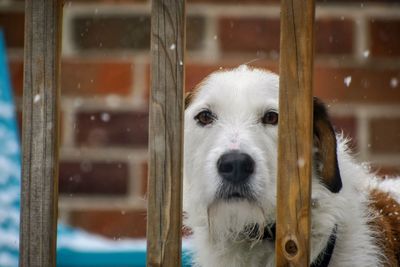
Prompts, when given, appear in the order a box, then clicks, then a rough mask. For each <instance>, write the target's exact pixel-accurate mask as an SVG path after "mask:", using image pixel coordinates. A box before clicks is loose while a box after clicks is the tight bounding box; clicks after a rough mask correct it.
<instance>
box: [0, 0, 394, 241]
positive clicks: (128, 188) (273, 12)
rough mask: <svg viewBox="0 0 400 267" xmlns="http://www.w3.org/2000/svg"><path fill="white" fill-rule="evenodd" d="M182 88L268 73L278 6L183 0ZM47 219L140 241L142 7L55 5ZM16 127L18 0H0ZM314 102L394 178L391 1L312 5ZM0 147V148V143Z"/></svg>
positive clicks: (20, 36) (114, 2)
mask: <svg viewBox="0 0 400 267" xmlns="http://www.w3.org/2000/svg"><path fill="white" fill-rule="evenodd" d="M187 12H188V17H187V53H186V90H191V89H192V88H193V87H194V86H195V84H196V83H198V82H199V81H200V80H201V79H202V78H204V77H205V76H206V75H207V74H209V73H210V72H212V71H214V70H218V69H219V68H221V67H222V68H225V67H234V66H237V65H239V64H243V63H246V62H252V63H251V65H253V66H257V67H264V68H268V69H270V70H272V71H275V72H277V71H278V58H279V38H280V37H279V31H280V29H279V28H280V27H279V1H278V0H230V1H229V0H188V4H187ZM63 16H64V18H63V40H62V70H61V71H62V75H61V76H62V79H61V93H62V102H61V144H60V145H61V150H60V160H61V161H60V173H59V186H60V187H59V191H60V199H59V216H60V220H61V221H62V222H64V223H66V224H68V225H72V226H75V227H79V228H82V229H85V230H87V231H90V232H92V233H97V234H100V235H104V236H106V237H110V238H112V239H116V240H118V239H121V238H126V237H132V238H145V233H146V201H145V199H146V183H147V182H146V180H147V139H148V138H147V134H148V122H147V120H148V100H149V85H150V83H149V78H150V77H149V75H150V65H149V64H150V57H149V46H150V2H149V1H146V0H73V1H65V6H64V15H63ZM0 27H1V28H3V30H4V32H5V39H6V44H7V56H8V59H9V67H10V74H11V79H12V86H13V90H14V94H15V101H16V106H17V111H18V114H19V121H21V103H22V85H23V45H24V1H18V0H14V1H13V0H0ZM315 43H316V45H315V52H316V56H315V79H314V81H315V83H314V84H315V95H316V96H319V97H320V98H321V99H323V100H324V101H325V102H326V103H327V104H328V105H329V109H330V112H331V115H332V118H333V120H334V123H335V126H336V129H337V131H342V130H343V132H344V133H345V135H347V136H349V137H351V138H352V141H351V144H352V147H353V149H354V152H355V155H356V158H357V159H358V160H360V161H367V162H371V163H372V165H371V166H372V168H373V169H374V170H376V171H377V172H378V173H379V174H382V175H392V174H394V173H396V172H397V173H400V0H380V1H379V0H376V1H359V0H326V1H317V9H316V36H315ZM0 149H1V148H0Z"/></svg>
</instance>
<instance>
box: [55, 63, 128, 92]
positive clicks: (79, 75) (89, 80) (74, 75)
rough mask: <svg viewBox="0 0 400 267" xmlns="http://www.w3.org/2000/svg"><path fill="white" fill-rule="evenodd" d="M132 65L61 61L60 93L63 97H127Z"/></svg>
mask: <svg viewBox="0 0 400 267" xmlns="http://www.w3.org/2000/svg"><path fill="white" fill-rule="evenodd" d="M132 73H133V65H132V64H131V63H129V62H125V61H112V60H108V61H107V60H101V59H100V60H96V61H95V60H71V59H67V60H64V61H63V64H62V68H61V92H62V94H63V95H77V96H92V95H107V94H118V95H128V94H129V93H130V90H131V87H132V83H133V74H132Z"/></svg>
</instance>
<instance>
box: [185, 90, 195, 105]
mask: <svg viewBox="0 0 400 267" xmlns="http://www.w3.org/2000/svg"><path fill="white" fill-rule="evenodd" d="M193 97H194V92H193V91H190V92H187V93H186V95H185V109H187V107H188V106H189V105H190V103H192V100H193Z"/></svg>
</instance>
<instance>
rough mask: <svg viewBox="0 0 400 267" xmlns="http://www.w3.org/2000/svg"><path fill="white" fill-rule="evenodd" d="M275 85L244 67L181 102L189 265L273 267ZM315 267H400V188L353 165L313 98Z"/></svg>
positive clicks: (272, 78)
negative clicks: (183, 103)
mask: <svg viewBox="0 0 400 267" xmlns="http://www.w3.org/2000/svg"><path fill="white" fill-rule="evenodd" d="M278 96H279V77H278V76H277V75H276V74H274V73H272V72H269V71H266V70H263V69H257V68H252V67H249V66H246V65H241V66H239V67H237V68H235V69H230V70H220V71H217V72H214V73H212V74H210V75H209V76H208V77H206V78H205V79H204V80H203V81H202V82H201V83H200V84H199V85H198V86H197V87H196V88H195V89H194V90H193V91H192V92H191V93H189V94H187V96H186V98H185V118H184V122H185V129H184V137H185V145H184V185H183V198H184V201H183V208H184V212H185V218H184V224H185V226H186V227H188V228H189V229H190V230H191V231H192V236H191V243H192V247H193V265H194V266H198V267H242V266H246V267H260V266H262V267H264V266H267V267H272V266H275V249H274V245H275V244H274V241H275V236H274V235H275V226H276V225H275V218H276V182H277V142H278V120H279V114H278V110H279V107H278ZM313 117H314V144H313V146H314V149H313V170H312V205H311V207H312V212H311V236H310V242H311V243H310V247H311V251H310V261H311V266H312V267H323V266H329V267H357V266H360V267H369V266H371V267H372V266H373V267H376V266H385V267H389V266H391V267H394V266H400V264H399V263H400V205H399V203H400V181H399V179H396V178H394V177H393V178H388V179H380V178H379V177H377V176H376V175H375V174H373V173H371V172H370V171H369V169H368V168H367V167H365V165H362V164H358V163H357V162H356V161H355V160H354V159H353V157H352V155H351V152H350V151H349V148H348V139H347V138H346V137H344V136H343V134H340V133H338V134H336V133H335V131H334V128H333V126H332V125H331V123H330V121H329V117H328V114H327V111H326V108H325V106H324V105H323V103H322V102H321V101H319V100H318V99H315V100H314V116H313Z"/></svg>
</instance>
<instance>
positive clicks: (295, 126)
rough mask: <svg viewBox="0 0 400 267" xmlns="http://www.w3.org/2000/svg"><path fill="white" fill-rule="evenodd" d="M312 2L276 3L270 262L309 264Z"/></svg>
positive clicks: (311, 134)
mask: <svg viewBox="0 0 400 267" xmlns="http://www.w3.org/2000/svg"><path fill="white" fill-rule="evenodd" d="M314 13H315V3H314V0H304V1H292V0H282V1H281V45H280V68H279V70H280V96H279V149H278V165H279V166H278V186H277V201H278V202H277V203H278V204H277V239H276V244H275V247H276V266H278V267H283V266H298V267H300V266H301V267H308V266H309V261H310V259H309V257H310V256H309V252H310V247H309V239H310V237H309V236H310V215H311V211H310V196H311V169H312V161H311V153H312V147H313V146H312V142H313V128H312V115H313V100H312V95H313V90H312V79H313V50H314V49H313V46H314V44H313V43H314Z"/></svg>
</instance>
